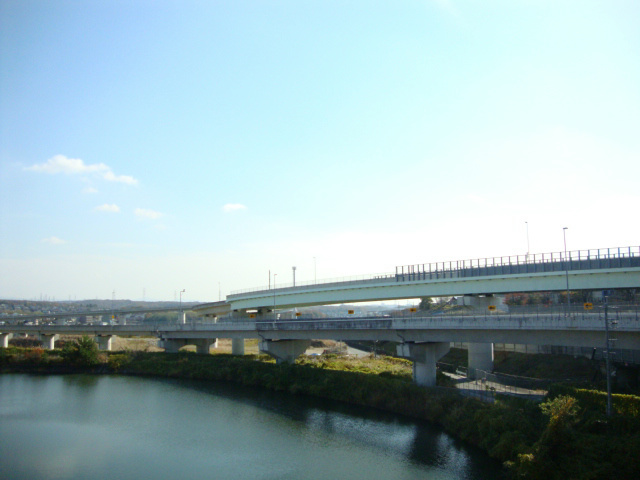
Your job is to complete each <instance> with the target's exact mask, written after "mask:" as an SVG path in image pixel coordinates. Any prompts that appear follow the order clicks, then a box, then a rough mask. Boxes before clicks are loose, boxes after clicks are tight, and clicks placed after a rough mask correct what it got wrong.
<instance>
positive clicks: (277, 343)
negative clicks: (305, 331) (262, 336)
mask: <svg viewBox="0 0 640 480" xmlns="http://www.w3.org/2000/svg"><path fill="white" fill-rule="evenodd" d="M309 345H311V340H262V341H261V342H260V351H261V352H263V353H266V354H267V355H271V356H272V357H273V358H275V359H276V363H278V364H280V363H294V362H295V361H296V358H298V357H299V356H300V355H302V354H303V353H304V352H305V350H306V349H307V348H309Z"/></svg>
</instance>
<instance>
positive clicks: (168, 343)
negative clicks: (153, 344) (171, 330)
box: [158, 338, 191, 353]
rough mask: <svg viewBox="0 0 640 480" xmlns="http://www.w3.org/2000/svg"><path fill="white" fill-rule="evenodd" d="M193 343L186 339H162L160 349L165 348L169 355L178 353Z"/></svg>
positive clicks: (159, 344) (159, 342)
mask: <svg viewBox="0 0 640 480" xmlns="http://www.w3.org/2000/svg"><path fill="white" fill-rule="evenodd" d="M190 343H191V342H190V341H189V340H187V339H185V338H171V339H162V340H159V341H158V347H160V348H164V351H165V352H167V353H178V350H180V348H182V347H184V346H185V345H189V344H190Z"/></svg>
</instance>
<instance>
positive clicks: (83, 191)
mask: <svg viewBox="0 0 640 480" xmlns="http://www.w3.org/2000/svg"><path fill="white" fill-rule="evenodd" d="M82 193H89V194H93V193H98V189H97V188H93V187H85V188H84V189H82Z"/></svg>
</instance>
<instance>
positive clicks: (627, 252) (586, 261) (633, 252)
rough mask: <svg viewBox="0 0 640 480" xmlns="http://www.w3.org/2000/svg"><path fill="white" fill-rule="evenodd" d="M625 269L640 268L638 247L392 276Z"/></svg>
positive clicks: (428, 267)
mask: <svg viewBox="0 0 640 480" xmlns="http://www.w3.org/2000/svg"><path fill="white" fill-rule="evenodd" d="M625 267H640V247H618V248H601V249H594V250H574V251H570V252H566V254H565V252H552V253H537V254H528V255H512V256H506V257H488V258H479V259H472V260H455V261H449V262H435V263H423V264H413V265H401V266H398V267H396V275H395V276H396V279H397V281H415V280H426V279H430V280H431V279H444V278H469V277H482V276H490V275H515V274H527V273H546V272H563V271H566V270H569V271H574V270H594V269H603V268H625Z"/></svg>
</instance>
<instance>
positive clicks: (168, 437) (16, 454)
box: [0, 374, 501, 480]
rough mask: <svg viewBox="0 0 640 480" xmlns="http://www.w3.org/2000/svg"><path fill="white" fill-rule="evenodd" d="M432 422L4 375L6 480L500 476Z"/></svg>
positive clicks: (142, 385) (0, 409) (128, 381)
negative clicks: (433, 425)
mask: <svg viewBox="0 0 640 480" xmlns="http://www.w3.org/2000/svg"><path fill="white" fill-rule="evenodd" d="M500 477H501V472H500V465H499V464H497V463H496V462H494V461H492V460H491V459H489V458H487V457H486V456H484V455H482V454H481V453H480V452H478V451H477V450H475V449H472V448H469V447H468V446H466V445H463V444H461V443H460V442H458V441H456V440H454V439H453V438H452V437H450V436H448V435H447V434H445V433H443V432H442V431H441V430H439V429H437V428H434V427H432V426H431V425H428V424H425V423H421V422H416V421H411V420H407V419H406V418H403V417H399V416H393V415H387V414H384V413H380V412H377V411H375V410H369V409H362V408H356V407H352V406H348V405H343V404H340V403H337V402H324V401H320V400H317V399H309V398H305V397H299V396H292V395H286V394H278V393H273V392H268V391H264V390H258V389H250V388H244V387H239V386H235V385H228V384H222V383H215V384H211V383H202V382H194V381H181V380H161V379H160V380H159V379H148V378H135V377H118V376H84V375H69V376H29V375H13V374H10V375H0V478H2V479H3V480H4V479H6V480H14V479H15V480H21V479H29V480H53V479H102V478H104V479H107V478H108V479H118V480H125V479H136V480H140V479H147V478H149V479H150V478H155V479H180V480H187V479H199V480H201V479H262V480H268V479H273V480H276V479H278V480H279V479H292V480H293V479H295V480H301V479H318V480H324V479H326V480H329V479H332V480H335V479H353V480H355V479H385V480H394V479H398V480H400V479H402V480H410V479H433V480H451V479H469V480H475V479H493V478H500Z"/></svg>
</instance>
